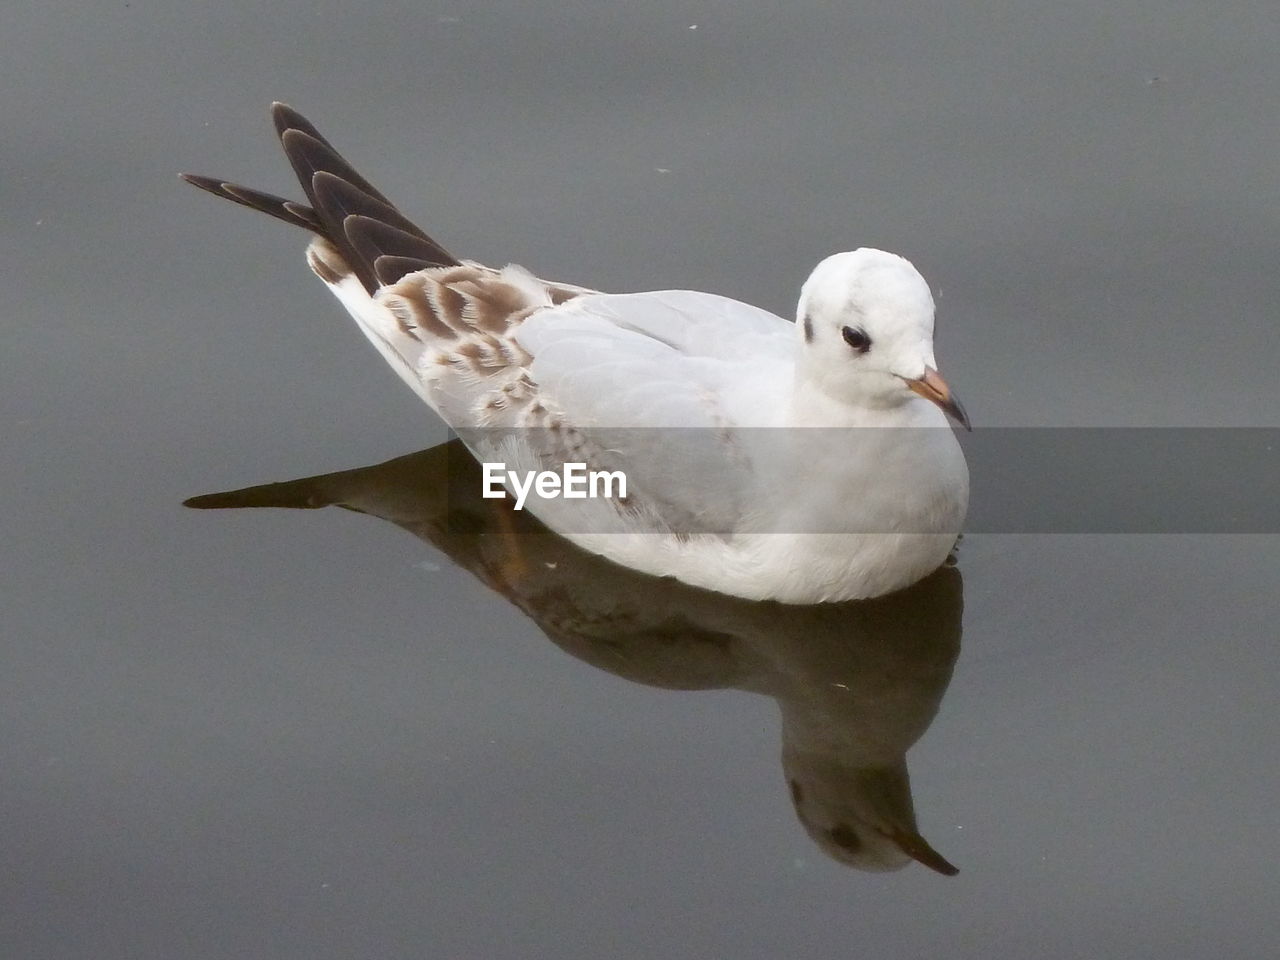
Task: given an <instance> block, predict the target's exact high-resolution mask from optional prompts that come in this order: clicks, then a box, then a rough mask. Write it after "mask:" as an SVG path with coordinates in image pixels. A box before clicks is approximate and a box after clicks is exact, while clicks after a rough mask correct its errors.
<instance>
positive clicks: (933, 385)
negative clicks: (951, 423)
mask: <svg viewBox="0 0 1280 960" xmlns="http://www.w3.org/2000/svg"><path fill="white" fill-rule="evenodd" d="M907 386H908V387H910V388H911V389H912V391H913V392H915V393H918V394H920V396H922V397H924V398H925V399H926V400H928V401H930V402H931V403H936V404H937V405H938V406H940V407H941V408H942V409H943V410H945V411H946V412H947V413H949V414H951V416H953V417H955V418H956V422H957V423H958V424H960V426H962V427H964V428H965V429H966V430H972V429H973V427H971V426H970V425H969V415H968V414H967V413H965V412H964V407H962V406H961V405H960V401H959V400H957V399H956V397H955V395H954V394H952V392H951V388H950V387H948V386H947V381H945V380H943V379H942V374H940V373H938V371H937V370H935V369H933V367H925V368H924V376H923V377H921V378H920V379H919V380H908V381H907Z"/></svg>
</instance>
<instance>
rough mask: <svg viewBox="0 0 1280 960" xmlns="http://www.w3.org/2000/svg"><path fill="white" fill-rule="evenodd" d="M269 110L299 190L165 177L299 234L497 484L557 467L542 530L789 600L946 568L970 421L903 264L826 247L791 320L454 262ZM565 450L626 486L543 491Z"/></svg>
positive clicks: (925, 297) (671, 573) (311, 133)
mask: <svg viewBox="0 0 1280 960" xmlns="http://www.w3.org/2000/svg"><path fill="white" fill-rule="evenodd" d="M272 117H273V120H274V122H275V127H276V131H277V133H278V134H279V137H280V143H281V145H282V147H283V148H284V152H285V155H286V157H288V159H289V162H290V164H291V165H292V167H293V170H294V173H295V174H296V175H297V178H298V180H299V182H300V184H301V186H302V190H303V193H304V194H305V195H306V200H307V202H306V203H302V202H297V201H293V200H287V199H284V198H281V197H278V196H275V195H272V194H269V193H264V192H262V191H260V190H255V189H252V188H249V187H243V186H240V185H238V184H235V183H231V182H228V181H226V180H222V179H218V178H213V177H205V176H197V175H194V174H183V175H182V177H183V179H185V180H186V181H187V182H189V183H191V184H193V185H195V186H197V187H199V188H201V189H203V190H207V191H208V192H210V193H213V194H215V195H217V196H220V197H223V198H225V199H227V200H231V201H234V202H235V203H239V204H242V205H244V206H247V207H250V208H252V209H255V210H258V211H261V212H263V213H266V214H268V215H270V216H272V217H275V218H276V219H279V220H283V221H284V222H286V223H289V224H292V225H294V226H297V227H302V228H303V229H305V230H307V231H309V232H310V233H312V234H313V235H314V236H313V238H312V240H311V242H310V244H309V246H308V247H307V252H306V256H307V263H308V265H309V266H310V268H311V270H312V272H314V273H315V274H316V275H317V276H318V277H319V278H320V279H321V280H322V281H323V282H324V283H325V284H327V285H328V287H329V289H330V290H331V291H332V292H333V294H334V295H335V296H336V297H337V298H338V300H339V301H340V302H341V303H342V304H343V306H345V307H346V309H347V311H348V312H349V313H350V314H351V316H352V318H353V319H354V320H355V322H356V324H357V326H359V328H360V329H361V331H362V332H363V333H364V334H365V336H366V337H367V338H368V339H369V341H370V342H371V343H372V344H373V345H374V347H375V348H376V349H377V350H378V352H379V353H380V354H381V355H382V356H383V358H384V359H385V360H386V361H387V363H388V364H389V365H390V366H391V368H392V369H393V370H395V371H396V373H397V374H399V376H400V377H401V379H402V380H404V382H405V383H406V384H408V386H409V387H410V388H411V389H413V390H414V391H415V392H416V393H417V394H418V395H419V396H420V397H421V398H422V399H423V400H424V401H425V402H426V403H427V405H428V406H430V407H431V408H432V409H433V410H434V411H435V412H436V413H437V414H438V415H439V416H440V417H441V418H442V419H443V420H444V421H445V422H446V423H447V424H448V425H449V426H450V427H451V428H452V429H453V430H454V431H455V432H456V433H457V434H458V436H459V437H460V438H461V439H462V440H463V442H464V443H466V445H467V447H468V448H469V449H470V450H471V452H472V454H473V455H475V456H476V458H477V459H478V460H480V461H481V462H482V463H484V464H487V465H488V464H492V465H495V466H501V467H502V468H503V469H502V470H500V471H499V472H498V474H497V476H498V477H499V480H500V482H501V485H502V486H503V487H505V488H506V490H507V491H508V492H511V491H512V488H513V486H514V487H518V486H519V478H520V477H521V476H529V477H532V476H533V475H534V474H535V473H538V474H539V476H540V477H541V475H542V474H544V473H546V472H548V471H549V470H550V471H554V470H556V469H560V468H564V471H565V472H564V477H565V486H564V487H562V488H561V487H557V486H556V485H555V484H548V485H547V487H546V488H545V489H544V487H543V486H542V484H541V479H540V480H539V486H538V495H537V496H533V497H529V499H528V508H529V510H530V512H531V513H533V514H534V515H535V516H536V517H537V518H538V519H539V520H541V521H542V522H543V523H545V524H546V525H547V526H548V527H550V528H551V529H552V530H554V531H555V532H557V533H559V534H561V535H563V536H565V537H566V538H567V539H569V540H570V541H572V542H574V543H575V544H577V545H578V546H580V547H583V548H584V549H586V550H588V551H590V552H592V553H595V554H598V555H600V556H603V557H605V558H606V559H609V560H612V561H614V562H616V563H619V564H622V565H623V566H626V567H629V568H632V569H635V570H640V571H642V572H645V573H649V574H653V575H656V576H668V577H674V578H676V579H679V580H682V581H684V582H686V583H689V584H693V585H694V586H699V587H703V588H706V589H710V590H715V591H719V592H722V593H727V594H731V595H735V596H739V597H743V598H746V599H752V600H776V601H779V602H783V603H791V604H811V603H824V602H839V601H844V600H855V599H865V598H869V597H875V596H880V595H882V594H886V593H891V592H893V591H895V590H900V589H902V588H904V587H907V586H909V585H910V584H912V583H915V582H917V581H918V580H920V579H922V578H924V577H925V576H927V575H928V574H929V573H931V572H932V571H933V570H935V569H937V568H938V567H939V566H941V565H942V564H943V563H944V562H945V560H946V559H947V556H948V554H949V552H950V551H951V548H952V546H953V545H954V543H955V540H956V538H957V536H958V535H959V533H960V530H961V527H962V525H963V523H964V518H965V514H966V511H967V509H968V499H969V475H968V468H967V466H966V463H965V459H964V454H963V452H962V451H961V448H960V445H959V443H958V441H957V439H956V436H955V433H954V431H953V430H952V429H951V427H950V425H949V422H948V419H947V418H948V415H949V416H950V417H952V418H954V420H955V421H956V422H958V423H959V424H960V425H962V426H963V427H965V428H966V429H968V428H969V419H968V416H967V415H966V413H965V411H964V408H963V407H962V406H961V405H960V402H959V400H958V399H957V398H956V397H955V395H954V394H953V393H952V392H951V389H950V388H949V386H948V385H947V382H946V381H945V380H944V379H943V378H942V376H941V374H939V372H938V365H937V362H936V360H935V358H934V348H933V329H934V302H933V296H932V294H931V293H930V290H929V286H928V284H927V283H926V282H925V280H924V278H923V277H921V275H920V274H919V272H918V271H917V270H916V269H915V267H914V266H912V264H911V263H910V262H909V261H907V260H906V259H904V258H902V257H900V256H897V255H895V254H892V253H887V252H885V251H882V250H875V249H871V248H865V247H864V248H859V249H856V250H852V251H848V252H842V253H836V254H834V255H832V256H829V257H827V258H826V259H824V260H823V261H822V262H821V263H819V264H818V265H817V267H816V268H815V269H814V270H813V272H812V274H811V275H810V276H809V278H808V279H807V280H806V281H805V282H804V284H803V286H802V288H801V292H800V299H799V304H798V307H797V312H796V320H795V322H794V323H793V322H790V321H788V320H785V319H783V318H782V317H779V316H776V315H775V314H772V313H769V312H767V311H765V310H761V309H759V308H757V307H753V306H751V305H749V304H746V303H741V302H739V301H736V300H732V299H729V298H726V297H721V296H716V295H713V294H709V293H700V292H696V291H690V290H659V291H650V292H644V293H628V294H608V293H601V292H598V291H595V290H592V289H590V288H587V287H581V286H577V285H573V284H568V283H560V282H555V281H548V280H542V279H539V278H538V277H536V276H534V275H533V274H532V273H530V272H529V271H528V270H526V269H525V268H523V267H521V266H517V265H514V264H510V265H507V266H504V267H490V266H485V265H484V264H481V263H477V262H474V261H470V260H460V259H458V258H457V257H455V256H454V255H453V254H451V253H449V252H448V251H447V250H446V249H445V248H444V247H443V246H441V245H440V244H439V243H437V242H436V241H435V240H434V239H432V238H431V237H430V236H428V235H427V234H426V233H425V232H423V231H422V230H421V229H420V228H419V227H417V226H416V225H415V224H414V223H413V222H411V221H410V220H408V219H407V218H406V217H405V216H404V215H403V214H402V213H400V212H399V210H397V209H396V208H395V207H394V206H393V205H392V204H391V202H390V201H389V200H388V199H387V198H386V197H384V196H383V195H382V194H381V193H380V192H378V190H377V189H376V188H375V187H374V186H373V185H372V184H370V183H369V182H368V181H367V180H366V179H365V178H364V177H362V176H361V175H360V174H359V173H357V172H356V170H355V169H354V168H353V167H352V166H351V165H350V164H349V163H348V162H347V161H346V160H344V159H343V158H342V156H341V155H340V154H339V153H338V152H337V150H335V149H334V147H333V146H332V145H331V144H330V143H329V141H328V140H326V139H325V138H324V136H323V135H322V134H321V133H320V132H319V131H318V130H317V129H316V128H315V126H314V125H312V124H311V123H310V122H309V121H308V120H307V119H306V118H304V117H303V116H302V115H301V114H299V113H298V112H297V111H295V110H294V109H292V108H291V107H289V106H287V105H285V104H282V103H276V104H274V105H273V107H272ZM570 465H577V466H581V467H591V468H593V469H592V472H593V474H599V475H609V476H613V475H621V476H622V478H623V480H624V481H625V482H623V483H619V484H617V485H616V486H615V485H613V484H609V485H608V486H607V487H605V489H603V490H602V491H597V493H598V494H599V495H597V496H589V495H587V496H585V499H582V498H579V499H572V498H570V497H569V496H560V495H558V493H557V491H560V492H567V490H568V485H567V484H568V476H569V473H568V467H569V466H570ZM596 468H598V469H596ZM526 489H527V488H526ZM499 495H501V491H499Z"/></svg>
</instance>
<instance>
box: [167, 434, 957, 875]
mask: <svg viewBox="0 0 1280 960" xmlns="http://www.w3.org/2000/svg"><path fill="white" fill-rule="evenodd" d="M480 492H481V474H480V469H479V466H478V465H477V464H476V462H475V461H474V460H473V459H472V457H471V455H470V454H469V453H468V452H467V450H466V448H465V447H463V446H462V445H461V444H460V443H459V442H458V441H457V440H454V441H451V442H449V443H445V444H440V445H439V446H436V447H432V448H431V449H429V450H424V451H422V452H420V453H414V454H409V455H408V456H404V457H399V458H397V459H395V460H391V461H388V462H386V463H382V464H378V465H376V466H371V467H364V468H361V469H357V470H346V471H342V472H339V473H330V474H325V475H323V476H317V477H307V478H304V479H300V480H292V481H288V482H285V483H272V484H265V485H262V486H257V487H250V488H247V489H244V490H236V491H232V492H228V493H218V494H210V495H208V496H203V497H195V498H193V499H192V500H188V501H187V505H188V506H192V507H199V508H223V507H287V508H295V509H297V508H303V509H307V508H318V507H326V506H340V507H344V508H346V509H348V510H354V511H357V512H359V513H366V514H369V515H371V516H376V517H381V518H382V519H384V520H389V521H391V522H392V523H394V524H396V525H397V526H400V527H403V528H404V529H406V530H408V531H409V532H411V533H413V534H414V535H415V536H418V537H420V538H421V539H423V540H426V541H427V542H428V543H430V544H432V545H433V546H434V547H436V548H437V549H439V550H441V551H443V552H444V553H445V554H447V555H448V556H449V558H450V559H451V560H453V562H455V563H457V564H458V565H460V566H462V567H464V568H465V569H467V570H469V571H471V572H472V573H473V574H475V575H476V576H477V577H479V578H480V579H481V580H482V581H484V583H485V584H486V585H488V586H489V587H491V588H492V589H493V590H495V591H497V592H498V593H500V594H502V595H503V596H504V597H506V598H507V599H508V600H510V601H511V602H512V603H514V604H515V605H516V606H517V607H519V608H520V609H521V610H522V611H523V612H524V613H526V614H527V615H528V616H529V617H530V618H532V619H533V621H534V622H535V623H537V624H538V626H539V627H540V628H541V629H542V631H543V632H544V633H545V634H546V635H547V636H548V637H549V638H550V639H551V640H552V642H554V643H555V644H557V645H558V646H559V647H561V648H562V649H563V650H565V651H566V652H568V653H570V654H571V655H573V656H575V657H577V658H579V659H581V660H584V661H586V662H587V663H590V664H592V665H594V666H596V667H599V668H600V669H602V670H607V671H608V672H610V673H613V674H616V675H617V676H620V677H625V678H627V679H628V680H633V681H635V682H637V683H642V684H648V685H650V686H655V687H664V688H667V689H677V690H711V689H725V688H734V689H739V690H747V691H750V692H753V693H759V694H764V695H766V696H769V697H772V698H773V699H774V700H776V701H777V703H778V706H779V708H780V709H781V711H782V767H783V772H784V774H785V777H786V780H787V784H788V786H789V789H790V793H791V799H792V801H793V803H794V805H795V810H796V814H797V816H798V817H799V819H800V822H801V823H802V824H804V827H805V829H806V830H807V831H808V833H809V835H810V836H811V837H812V838H813V839H814V840H815V841H816V842H817V843H818V845H819V846H820V847H821V848H822V849H823V850H824V851H825V852H826V853H827V854H828V855H830V856H831V857H833V858H834V859H836V860H838V861H840V862H841V863H845V864H848V865H850V866H853V867H857V868H860V869H864V870H894V869H898V868H900V867H902V866H905V865H906V864H907V863H909V862H910V861H911V860H916V861H918V862H919V863H922V864H924V865H925V866H927V867H929V868H931V869H933V870H936V871H938V872H939V873H944V874H953V873H955V872H956V868H955V867H953V866H952V865H951V864H950V863H948V862H947V861H946V860H945V859H943V857H942V856H941V855H940V854H938V853H937V851H935V850H934V849H933V848H932V847H931V846H930V845H929V844H928V843H927V842H926V841H925V840H924V838H923V837H922V836H921V835H920V833H919V831H918V830H917V827H916V820H915V812H914V808H913V803H912V798H911V788H910V781H909V778H908V774H907V764H906V752H907V750H908V748H909V747H911V745H912V744H913V743H915V742H916V741H917V740H918V739H919V738H920V736H921V735H922V734H923V733H924V731H925V730H926V729H927V728H928V726H929V724H930V722H931V721H932V720H933V717H934V715H935V714H936V713H937V710H938V705H939V703H940V701H941V699H942V695H943V693H944V691H945V690H946V687H947V683H948V681H949V680H950V677H951V669H952V665H953V664H954V662H955V658H956V655H957V654H958V653H959V650H960V632H961V625H960V624H961V612H962V608H963V597H962V584H961V578H960V573H959V571H958V570H956V569H955V568H954V567H951V566H946V567H943V568H942V569H940V570H938V571H937V572H936V573H934V574H933V575H931V576H930V577H928V578H927V579H925V580H923V581H922V582H920V583H918V584H916V585H915V586H913V587H910V588H908V589H906V590H902V591H899V592H898V593H895V594H891V595H889V596H885V597H880V598H877V599H874V600H864V601H856V602H849V603H842V604H822V605H818V606H809V607H801V606H790V605H785V604H779V603H774V602H769V601H766V602H752V601H748V600H742V599H738V598H735V597H729V596H725V595H722V594H717V593H712V592H709V591H706V590H701V589H698V588H696V587H691V586H687V585H685V584H683V583H680V582H679V581H676V580H671V579H663V578H655V577H651V576H648V575H646V574H641V573H637V572H635V571H632V570H628V569H626V568H623V567H620V566H617V565H616V564H613V563H611V562H609V561H607V560H604V559H602V558H600V557H597V556H595V555H593V554H589V553H586V552H584V551H582V550H580V549H578V548H577V547H575V546H573V545H572V544H571V543H569V542H568V541H567V540H564V539H562V538H561V537H558V536H556V535H555V534H553V533H551V532H550V531H548V530H547V529H546V528H545V527H543V526H542V525H541V524H539V523H538V521H537V520H536V519H534V517H533V516H532V515H531V514H529V513H527V512H517V511H514V510H512V509H511V508H510V506H509V501H507V500H493V499H483V498H482V497H481V496H480Z"/></svg>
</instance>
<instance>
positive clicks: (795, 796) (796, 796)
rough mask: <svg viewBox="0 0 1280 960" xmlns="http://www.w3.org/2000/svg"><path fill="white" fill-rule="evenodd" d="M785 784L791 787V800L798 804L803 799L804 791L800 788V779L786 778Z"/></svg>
mask: <svg viewBox="0 0 1280 960" xmlns="http://www.w3.org/2000/svg"><path fill="white" fill-rule="evenodd" d="M787 786H789V787H790V788H791V802H792V803H794V804H796V805H797V806H799V805H800V803H802V802H803V801H804V791H803V790H801V789H800V781H799V780H788V781H787Z"/></svg>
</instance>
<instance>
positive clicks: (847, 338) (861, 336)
mask: <svg viewBox="0 0 1280 960" xmlns="http://www.w3.org/2000/svg"><path fill="white" fill-rule="evenodd" d="M840 332H841V333H842V334H843V335H844V342H845V343H847V344H848V345H849V346H851V347H853V349H855V350H857V351H858V352H859V353H866V352H867V351H868V350H870V349H871V338H870V337H868V336H867V335H866V334H865V333H863V332H862V331H861V330H855V329H853V327H845V328H844V329H843V330H841V331H840Z"/></svg>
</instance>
